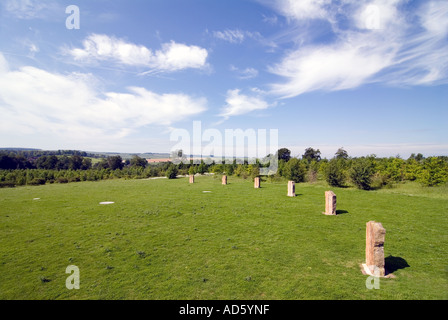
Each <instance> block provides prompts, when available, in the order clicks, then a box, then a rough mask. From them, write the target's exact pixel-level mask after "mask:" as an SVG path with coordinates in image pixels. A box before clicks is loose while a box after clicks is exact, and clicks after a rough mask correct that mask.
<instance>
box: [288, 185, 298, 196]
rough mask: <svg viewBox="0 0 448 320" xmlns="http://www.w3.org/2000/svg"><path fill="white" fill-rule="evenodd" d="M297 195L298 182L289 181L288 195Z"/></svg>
mask: <svg viewBox="0 0 448 320" xmlns="http://www.w3.org/2000/svg"><path fill="white" fill-rule="evenodd" d="M295 196H296V183H295V182H294V181H288V197H295Z"/></svg>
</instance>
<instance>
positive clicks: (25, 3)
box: [0, 0, 64, 20]
mask: <svg viewBox="0 0 448 320" xmlns="http://www.w3.org/2000/svg"><path fill="white" fill-rule="evenodd" d="M0 6H1V7H3V9H4V10H5V11H6V12H7V13H8V14H9V15H12V16H14V17H16V18H18V19H26V20H30V19H48V18H51V17H52V16H54V13H55V12H58V11H60V12H64V11H62V9H61V5H60V4H58V2H57V1H53V0H47V1H41V0H3V1H2V4H1V5H0Z"/></svg>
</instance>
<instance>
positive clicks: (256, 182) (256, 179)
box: [254, 177, 260, 189]
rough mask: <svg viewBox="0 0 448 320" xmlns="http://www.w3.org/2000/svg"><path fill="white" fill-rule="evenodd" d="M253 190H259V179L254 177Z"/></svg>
mask: <svg viewBox="0 0 448 320" xmlns="http://www.w3.org/2000/svg"><path fill="white" fill-rule="evenodd" d="M254 188H255V189H258V188H260V177H256V178H255V179H254Z"/></svg>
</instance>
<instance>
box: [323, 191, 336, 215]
mask: <svg viewBox="0 0 448 320" xmlns="http://www.w3.org/2000/svg"><path fill="white" fill-rule="evenodd" d="M324 214H326V215H329V216H335V215H336V195H335V193H334V192H333V191H325V212H324Z"/></svg>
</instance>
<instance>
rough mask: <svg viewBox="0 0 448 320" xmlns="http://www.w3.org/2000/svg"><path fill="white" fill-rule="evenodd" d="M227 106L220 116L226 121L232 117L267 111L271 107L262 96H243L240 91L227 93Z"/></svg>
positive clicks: (235, 90)
mask: <svg viewBox="0 0 448 320" xmlns="http://www.w3.org/2000/svg"><path fill="white" fill-rule="evenodd" d="M226 103H227V104H226V105H225V107H224V108H223V110H222V113H221V114H220V116H221V117H223V118H224V119H228V118H229V117H232V116H239V115H243V114H246V113H249V112H252V111H256V110H265V109H267V108H269V107H270V106H271V105H270V104H268V103H267V102H266V101H265V100H263V98H261V97H260V96H248V95H245V94H241V93H240V90H239V89H233V90H228V91H227V97H226Z"/></svg>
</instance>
